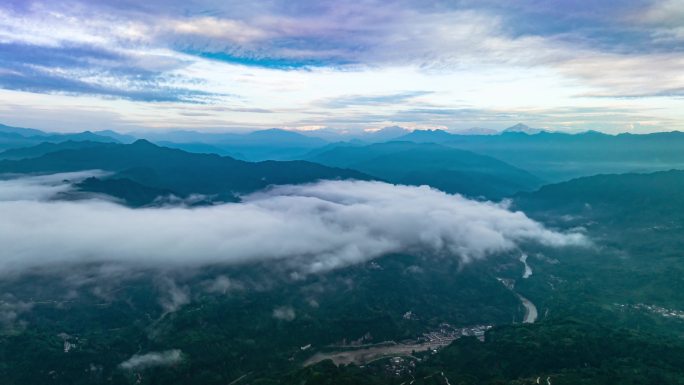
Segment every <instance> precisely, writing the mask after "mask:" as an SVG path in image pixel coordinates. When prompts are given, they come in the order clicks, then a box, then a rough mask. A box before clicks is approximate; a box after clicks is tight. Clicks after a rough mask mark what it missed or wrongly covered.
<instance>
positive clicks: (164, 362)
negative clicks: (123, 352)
mask: <svg viewBox="0 0 684 385" xmlns="http://www.w3.org/2000/svg"><path fill="white" fill-rule="evenodd" d="M182 360H183V355H182V353H181V351H180V350H178V349H173V350H165V351H163V352H150V353H146V354H142V355H138V354H134V355H133V356H132V357H131V358H129V359H127V360H126V361H124V362H122V363H121V364H119V366H120V367H121V368H122V369H125V370H140V369H146V368H151V367H155V366H170V365H175V364H177V363H179V362H181V361H182Z"/></svg>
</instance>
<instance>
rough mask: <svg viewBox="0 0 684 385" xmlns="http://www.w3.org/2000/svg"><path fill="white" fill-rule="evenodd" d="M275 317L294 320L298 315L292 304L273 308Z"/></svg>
mask: <svg viewBox="0 0 684 385" xmlns="http://www.w3.org/2000/svg"><path fill="white" fill-rule="evenodd" d="M273 318H275V319H277V320H281V321H288V322H290V321H294V319H295V318H297V315H296V314H295V311H294V309H293V308H292V307H291V306H281V307H277V308H275V309H273Z"/></svg>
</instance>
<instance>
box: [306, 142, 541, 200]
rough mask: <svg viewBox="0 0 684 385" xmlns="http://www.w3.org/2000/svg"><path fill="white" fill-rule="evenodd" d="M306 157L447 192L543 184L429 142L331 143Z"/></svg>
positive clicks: (494, 192) (498, 191)
mask: <svg viewBox="0 0 684 385" xmlns="http://www.w3.org/2000/svg"><path fill="white" fill-rule="evenodd" d="M307 159H308V160H311V161H314V162H317V163H321V164H325V165H328V166H335V167H343V168H351V169H354V170H358V171H361V172H363V173H365V174H369V175H373V176H375V177H378V178H380V179H384V180H387V181H389V182H393V183H399V184H411V185H422V184H426V185H430V186H432V187H435V188H438V189H440V190H442V191H446V192H449V193H460V194H464V195H468V196H471V197H485V198H488V199H500V198H503V197H506V196H509V195H511V194H514V193H516V192H518V191H526V190H532V189H535V188H537V187H539V186H540V185H541V184H542V181H541V180H540V179H539V178H537V177H535V176H534V175H532V174H530V173H528V172H526V171H524V170H521V169H519V168H516V167H513V166H511V165H509V164H506V163H505V162H502V161H499V160H497V159H494V158H491V157H488V156H485V155H480V154H476V153H473V152H470V151H465V150H459V149H455V148H451V147H446V146H441V145H437V144H430V143H412V142H389V143H378V144H372V145H369V146H341V147H333V148H331V149H330V150H328V151H325V152H322V153H318V154H313V155H312V156H311V157H309V158H307Z"/></svg>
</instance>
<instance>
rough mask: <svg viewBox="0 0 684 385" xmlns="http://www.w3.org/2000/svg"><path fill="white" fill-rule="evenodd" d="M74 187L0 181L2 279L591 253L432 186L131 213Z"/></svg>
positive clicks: (276, 195) (276, 192) (350, 188)
mask: <svg viewBox="0 0 684 385" xmlns="http://www.w3.org/2000/svg"><path fill="white" fill-rule="evenodd" d="M78 176H79V177H84V176H85V174H83V175H80V174H79V175H78ZM74 177H75V176H74V175H73V174H68V175H65V174H56V175H53V176H49V177H48V176H39V177H23V178H19V179H11V180H4V181H0V244H2V245H3V247H2V249H1V250H0V272H3V273H6V272H12V271H24V270H26V269H30V268H36V267H49V266H53V265H58V264H59V265H64V264H71V263H90V262H96V263H98V262H111V263H121V264H125V265H133V266H139V267H144V268H154V267H162V268H174V267H186V266H190V267H201V266H204V265H210V264H238V263H247V262H259V261H266V260H276V261H279V262H281V263H283V264H284V266H286V267H289V268H294V269H296V270H297V271H300V272H302V273H315V272H323V271H327V270H331V269H335V268H338V267H343V266H348V265H352V264H357V263H363V262H366V261H368V260H370V259H373V258H376V257H379V256H381V255H385V254H388V253H398V252H409V253H419V254H421V255H436V256H445V257H453V258H458V259H460V261H462V262H464V263H467V262H470V261H473V260H477V259H482V258H485V257H487V256H488V255H492V254H495V253H499V252H505V251H510V250H513V249H515V248H517V247H518V246H519V245H521V244H523V243H527V242H536V243H541V244H544V245H549V246H567V245H580V244H584V243H586V240H585V238H584V237H583V236H582V235H581V234H561V233H558V232H554V231H551V230H548V229H545V228H544V227H543V226H542V225H541V224H539V223H537V222H535V221H533V220H531V219H529V218H528V217H526V216H525V215H524V214H523V213H521V212H511V211H509V210H508V209H507V208H506V207H505V206H503V205H500V204H494V203H490V202H477V201H473V200H468V199H465V198H463V197H461V196H458V195H449V194H446V193H443V192H441V191H438V190H434V189H431V188H428V187H425V186H423V187H409V186H397V185H391V184H387V183H381V182H361V181H321V182H318V183H314V184H308V185H296V186H276V187H273V188H271V189H268V190H265V191H261V192H259V193H255V194H252V195H248V196H244V197H243V201H242V202H241V203H231V204H221V205H215V206H209V207H200V208H187V207H179V206H168V207H161V208H143V209H131V208H127V207H124V206H121V205H118V204H116V203H113V202H111V201H105V200H101V199H98V198H93V199H87V200H78V201H61V200H55V199H53V198H54V194H58V193H61V192H64V191H65V190H68V188H69V185H68V183H69V182H66V181H63V180H64V179H69V178H72V179H74Z"/></svg>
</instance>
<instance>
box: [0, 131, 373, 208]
mask: <svg viewBox="0 0 684 385" xmlns="http://www.w3.org/2000/svg"><path fill="white" fill-rule="evenodd" d="M92 169H100V170H105V171H111V172H114V175H113V178H119V179H122V178H125V179H129V180H131V181H133V182H136V183H138V184H140V185H142V186H145V187H148V188H154V189H165V190H170V191H173V192H174V193H176V194H177V195H179V196H184V195H189V194H193V193H197V194H207V195H216V196H217V198H218V199H219V200H235V199H237V198H236V197H237V196H238V195H239V194H244V193H249V192H253V191H256V190H259V189H262V188H264V187H266V186H269V185H274V184H297V183H307V182H314V181H317V180H320V179H361V180H368V179H372V178H371V177H369V176H368V175H365V174H363V173H361V172H358V171H352V170H344V169H340V168H332V167H327V166H323V165H320V164H316V163H311V162H306V161H289V162H278V161H266V162H258V163H251V162H244V161H241V160H236V159H233V158H230V157H221V156H218V155H215V154H193V153H188V152H185V151H182V150H178V149H171V148H165V147H159V146H157V145H155V144H152V143H150V142H149V141H146V140H138V141H136V142H134V143H132V144H107V145H101V146H90V147H82V148H75V149H65V150H60V151H56V152H50V153H46V154H44V155H42V156H39V157H36V158H29V159H21V160H2V161H0V173H58V172H69V171H82V170H92Z"/></svg>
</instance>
